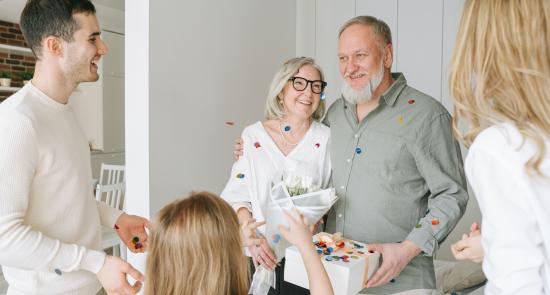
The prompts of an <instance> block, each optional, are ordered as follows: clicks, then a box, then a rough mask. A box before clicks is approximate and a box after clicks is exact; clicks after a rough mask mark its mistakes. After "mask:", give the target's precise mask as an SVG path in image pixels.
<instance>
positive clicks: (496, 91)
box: [450, 0, 550, 294]
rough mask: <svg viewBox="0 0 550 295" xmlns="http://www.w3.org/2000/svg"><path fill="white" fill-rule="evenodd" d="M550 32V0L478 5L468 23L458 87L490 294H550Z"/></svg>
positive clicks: (469, 7) (457, 66) (458, 56)
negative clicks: (479, 217)
mask: <svg viewBox="0 0 550 295" xmlns="http://www.w3.org/2000/svg"><path fill="white" fill-rule="evenodd" d="M549 28H550V1H547V0H528V1H525V0H524V1H521V0H469V1H466V3H465V8H464V12H463V15H462V19H461V24H460V29H459V33H458V38H457V42H456V48H455V52H454V55H453V60H452V71H451V77H450V89H451V94H452V96H453V98H454V105H455V110H454V119H455V121H454V128H455V132H456V133H457V135H458V136H459V137H460V138H461V139H462V140H463V141H464V142H465V143H466V144H467V145H470V144H471V147H470V151H469V153H468V156H467V158H466V175H467V177H468V180H469V182H470V184H471V186H472V188H473V191H474V193H475V195H476V197H477V199H478V202H479V206H480V209H481V213H482V225H481V244H482V246H483V250H484V257H483V271H484V273H485V274H486V276H487V279H488V283H487V286H486V288H485V294H550V214H549V212H550V29H549ZM462 121H464V123H466V124H465V125H462V124H460V127H465V126H467V130H466V131H465V132H464V133H462V132H460V131H459V128H458V126H459V123H461V122H462ZM474 237H475V236H474Z"/></svg>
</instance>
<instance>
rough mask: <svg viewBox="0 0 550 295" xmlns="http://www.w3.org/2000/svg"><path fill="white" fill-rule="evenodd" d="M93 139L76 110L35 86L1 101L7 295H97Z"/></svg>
mask: <svg viewBox="0 0 550 295" xmlns="http://www.w3.org/2000/svg"><path fill="white" fill-rule="evenodd" d="M91 178H92V177H91V167H90V152H89V148H88V144H87V140H86V138H85V137H84V135H83V133H82V130H81V129H80V127H79V125H78V123H77V121H76V119H75V117H74V114H73V112H72V110H71V109H70V108H69V107H68V106H67V105H64V104H60V103H58V102H56V101H54V100H53V99H51V98H49V97H48V96H46V95H45V94H44V93H42V92H41V91H40V90H39V89H37V88H36V87H34V86H33V85H32V84H31V83H28V84H27V85H26V86H25V87H24V88H23V89H21V90H20V91H18V92H17V93H16V94H14V95H13V96H11V97H10V98H8V99H7V100H5V101H4V102H3V103H2V104H0V265H2V267H3V271H4V275H5V277H6V280H7V281H8V283H9V285H10V286H9V289H8V294H10V295H12V294H75V295H76V294H79V295H81V294H96V292H97V291H98V290H99V289H100V284H99V282H98V280H97V277H96V275H95V274H96V273H97V272H98V271H99V270H100V269H101V267H102V266H103V263H104V261H105V254H104V253H103V252H102V251H101V224H103V225H105V226H109V227H112V226H113V225H114V223H115V222H116V220H117V218H118V217H119V216H120V214H121V212H120V211H118V210H115V209H112V208H109V207H108V206H106V205H105V204H104V203H100V202H97V201H95V199H94V197H93V194H92V186H91Z"/></svg>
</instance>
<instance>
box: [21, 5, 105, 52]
mask: <svg viewBox="0 0 550 295" xmlns="http://www.w3.org/2000/svg"><path fill="white" fill-rule="evenodd" d="M76 13H92V14H95V7H94V5H93V4H92V2H90V1H89V0H28V1H27V4H26V5H25V8H24V9H23V12H22V13H21V20H20V25H21V31H22V32H23V35H24V36H25V39H26V40H27V44H28V45H29V47H30V48H31V49H32V51H33V52H34V55H35V56H36V57H37V58H40V56H41V53H42V48H41V47H42V44H41V43H42V40H43V39H44V38H46V37H48V36H57V37H59V38H61V39H63V40H65V41H67V42H71V41H72V40H73V34H74V32H75V31H77V30H78V29H79V24H78V22H77V21H76V20H75V19H74V18H73V14H76Z"/></svg>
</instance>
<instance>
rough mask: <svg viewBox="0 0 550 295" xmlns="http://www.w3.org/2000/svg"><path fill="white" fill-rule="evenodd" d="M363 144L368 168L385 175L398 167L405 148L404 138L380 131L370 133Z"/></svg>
mask: <svg viewBox="0 0 550 295" xmlns="http://www.w3.org/2000/svg"><path fill="white" fill-rule="evenodd" d="M363 145H364V147H363V149H364V150H365V155H364V156H365V160H366V161H364V163H365V165H367V167H366V168H367V169H369V170H371V171H374V172H376V173H381V174H384V175H387V174H389V173H392V172H394V171H395V170H396V169H397V167H398V164H399V160H400V158H401V155H402V153H403V152H404V150H405V142H404V141H403V139H402V138H400V137H397V136H393V135H389V134H385V133H379V132H371V133H369V134H368V135H367V137H366V140H365V142H364V144H363ZM359 156H360V155H359Z"/></svg>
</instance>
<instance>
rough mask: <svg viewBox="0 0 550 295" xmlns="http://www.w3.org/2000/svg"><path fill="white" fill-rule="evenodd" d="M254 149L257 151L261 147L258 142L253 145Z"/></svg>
mask: <svg viewBox="0 0 550 295" xmlns="http://www.w3.org/2000/svg"><path fill="white" fill-rule="evenodd" d="M254 147H256V148H257V149H259V148H260V147H262V146H261V145H260V143H259V142H255V143H254Z"/></svg>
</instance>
